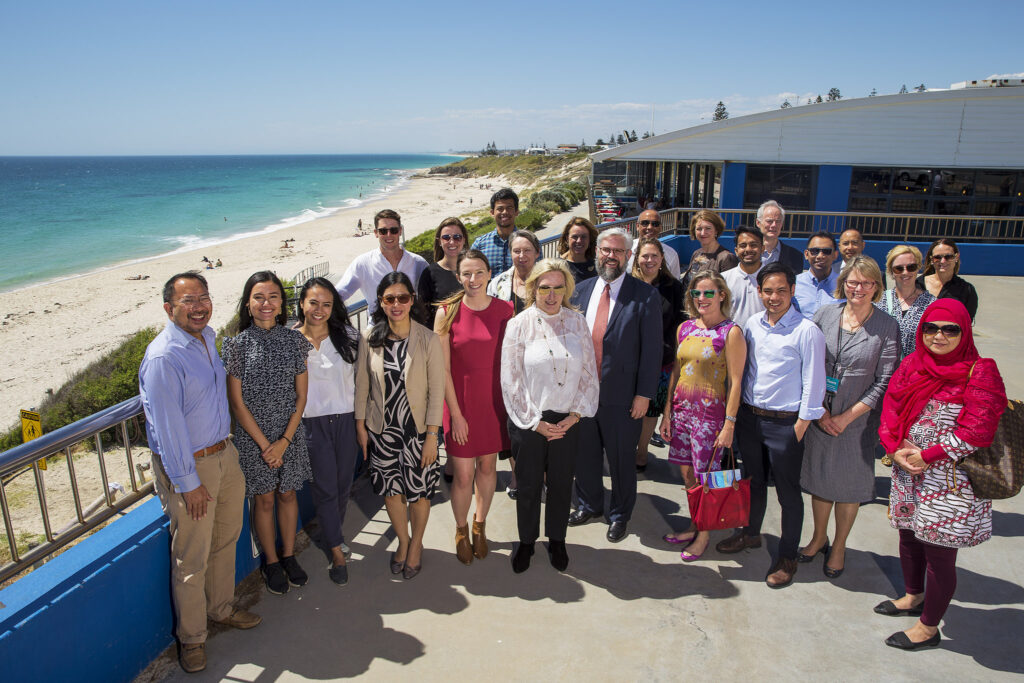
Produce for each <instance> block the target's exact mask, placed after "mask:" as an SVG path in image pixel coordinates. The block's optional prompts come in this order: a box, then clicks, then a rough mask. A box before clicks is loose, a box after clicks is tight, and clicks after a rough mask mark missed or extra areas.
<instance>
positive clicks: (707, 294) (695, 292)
mask: <svg viewBox="0 0 1024 683" xmlns="http://www.w3.org/2000/svg"><path fill="white" fill-rule="evenodd" d="M701 294H703V295H704V298H705V299H713V298H714V297H715V294H718V290H717V289H691V290H690V296H691V297H693V298H694V299H699V298H700V295H701Z"/></svg>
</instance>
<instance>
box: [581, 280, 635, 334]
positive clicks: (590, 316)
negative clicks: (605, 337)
mask: <svg viewBox="0 0 1024 683" xmlns="http://www.w3.org/2000/svg"><path fill="white" fill-rule="evenodd" d="M625 279H626V274H625V273H623V274H622V275H620V276H619V277H618V278H616V279H615V280H613V281H611V282H605V281H604V279H603V278H601V277H597V278H595V279H594V291H593V292H591V293H590V304H588V305H587V327H589V328H590V331H591V332H593V331H594V320H595V319H596V318H597V307H598V306H599V305H600V304H601V295H602V294H604V286H605V285H609V284H610V285H611V286H612V289H611V292H610V293H611V301H610V302H609V306H608V320H611V319H612V311H614V310H615V300H616V299H618V298H619V290H621V289H622V282H623V281H624V280H625Z"/></svg>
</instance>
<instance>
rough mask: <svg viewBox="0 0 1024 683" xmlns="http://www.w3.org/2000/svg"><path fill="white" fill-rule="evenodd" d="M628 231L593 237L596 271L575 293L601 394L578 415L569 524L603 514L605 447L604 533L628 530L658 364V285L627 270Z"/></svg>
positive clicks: (615, 536)
mask: <svg viewBox="0 0 1024 683" xmlns="http://www.w3.org/2000/svg"><path fill="white" fill-rule="evenodd" d="M630 244H631V241H630V238H629V234H628V233H626V232H625V231H624V230H621V229H619V228H612V229H609V230H605V231H604V232H602V233H601V234H600V235H599V236H598V238H597V273H598V276H599V277H596V278H590V279H589V280H584V281H583V282H581V283H580V284H579V286H578V287H577V288H576V291H575V292H574V293H573V303H575V304H576V305H577V306H579V308H580V310H582V311H583V313H584V315H586V317H587V326H588V327H589V328H590V331H591V335H592V336H593V339H594V352H595V354H594V355H595V356H596V357H597V367H598V369H599V379H600V382H601V397H600V401H599V403H598V408H597V415H596V416H595V417H594V418H593V419H587V420H584V421H583V431H582V432H581V433H580V453H579V456H578V460H577V461H576V497H577V500H578V501H579V508H578V509H577V510H576V511H575V512H573V513H572V514H571V515H570V516H569V525H570V526H579V525H581V524H586V523H587V522H589V521H590V520H591V519H593V518H595V517H600V516H602V515H603V514H604V484H603V483H602V481H601V477H602V471H603V467H602V457H601V454H602V451H603V452H604V454H605V455H606V456H607V458H608V471H609V473H610V474H611V483H612V495H611V508H610V509H609V510H608V520H609V522H611V525H610V526H609V528H608V540H609V541H611V542H613V543H615V542H618V541H621V540H622V539H623V538H624V537H625V536H626V524H627V522H629V518H630V516H631V515H632V513H633V506H634V504H635V503H636V462H635V456H636V445H637V441H638V440H639V439H640V427H641V423H642V420H643V417H644V415H645V414H646V413H647V407H648V404H649V403H650V401H651V399H652V398H654V394H655V392H656V391H657V389H658V376H659V374H660V372H661V346H662V335H661V298H660V295H659V294H658V291H657V290H656V289H654V288H653V287H651V286H650V285H648V284H647V283H645V282H642V281H641V280H638V279H636V278H633V277H631V276H629V275H627V274H626V272H625V269H626V262H627V261H628V260H629V257H630V254H631V251H630Z"/></svg>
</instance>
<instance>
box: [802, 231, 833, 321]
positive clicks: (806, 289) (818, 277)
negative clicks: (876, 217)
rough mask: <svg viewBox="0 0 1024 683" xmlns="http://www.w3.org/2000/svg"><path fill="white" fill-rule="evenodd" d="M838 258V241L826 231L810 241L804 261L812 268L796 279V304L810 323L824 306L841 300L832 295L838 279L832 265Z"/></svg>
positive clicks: (813, 236) (814, 236)
mask: <svg viewBox="0 0 1024 683" xmlns="http://www.w3.org/2000/svg"><path fill="white" fill-rule="evenodd" d="M838 255H839V252H838V250H837V249H836V241H835V238H834V237H832V235H830V234H828V233H827V232H816V233H814V234H813V235H811V237H810V239H808V240H807V249H805V250H804V258H806V259H807V262H808V263H809V264H810V265H811V267H810V269H809V270H805V271H804V272H802V273H800V274H799V275H797V276H796V302H797V306H798V308H799V309H800V312H801V313H803V315H804V317H805V318H807V319H808V320H811V319H813V318H814V313H815V312H816V311H817V310H818V309H819V308H821V307H822V306H824V305H826V304H834V303H836V301H838V300H837V299H835V298H834V297H833V296H832V295H833V294H835V291H836V282H837V281H838V280H839V274H838V273H835V272H833V271H832V264H833V263H834V262H835V260H836V257H837V256H838Z"/></svg>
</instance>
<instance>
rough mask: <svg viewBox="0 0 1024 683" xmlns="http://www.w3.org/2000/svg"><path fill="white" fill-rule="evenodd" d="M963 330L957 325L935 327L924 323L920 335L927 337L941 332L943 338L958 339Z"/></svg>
mask: <svg viewBox="0 0 1024 683" xmlns="http://www.w3.org/2000/svg"><path fill="white" fill-rule="evenodd" d="M962 331H963V330H961V329H960V326H959V325H936V324H935V323H924V324H923V325H921V334H923V335H927V336H929V337H931V336H933V335H934V334H936V333H938V332H942V336H944V337H959V336H960V333H961V332H962Z"/></svg>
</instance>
